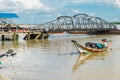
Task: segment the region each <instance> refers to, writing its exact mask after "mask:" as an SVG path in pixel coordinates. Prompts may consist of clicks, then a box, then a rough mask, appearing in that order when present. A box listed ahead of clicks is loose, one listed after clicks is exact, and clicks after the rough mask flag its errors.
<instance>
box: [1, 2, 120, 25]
mask: <svg viewBox="0 0 120 80" xmlns="http://www.w3.org/2000/svg"><path fill="white" fill-rule="evenodd" d="M0 12H1V13H16V14H17V15H18V16H19V18H18V19H13V21H14V22H15V23H19V24H42V23H45V22H49V21H52V20H55V19H57V17H59V16H73V15H75V14H80V13H84V14H88V15H90V16H97V17H101V18H102V19H104V20H106V21H108V22H120V0H0Z"/></svg>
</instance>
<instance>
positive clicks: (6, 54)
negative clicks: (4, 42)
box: [0, 49, 16, 64]
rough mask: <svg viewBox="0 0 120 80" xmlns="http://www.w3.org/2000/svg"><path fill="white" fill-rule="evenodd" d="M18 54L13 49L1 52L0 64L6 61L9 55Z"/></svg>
mask: <svg viewBox="0 0 120 80" xmlns="http://www.w3.org/2000/svg"><path fill="white" fill-rule="evenodd" d="M14 55H16V53H13V50H11V49H10V50H8V51H7V52H5V53H0V64H2V63H4V62H5V61H6V60H7V59H8V58H9V57H11V56H14Z"/></svg>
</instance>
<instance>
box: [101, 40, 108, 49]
mask: <svg viewBox="0 0 120 80" xmlns="http://www.w3.org/2000/svg"><path fill="white" fill-rule="evenodd" d="M101 41H102V45H103V48H107V47H108V41H107V40H106V39H102V40H101Z"/></svg>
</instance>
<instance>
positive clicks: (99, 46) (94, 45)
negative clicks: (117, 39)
mask: <svg viewBox="0 0 120 80" xmlns="http://www.w3.org/2000/svg"><path fill="white" fill-rule="evenodd" d="M101 41H102V43H92V42H87V43H85V46H86V47H90V48H97V49H102V48H106V47H108V41H107V40H106V39H102V40H101Z"/></svg>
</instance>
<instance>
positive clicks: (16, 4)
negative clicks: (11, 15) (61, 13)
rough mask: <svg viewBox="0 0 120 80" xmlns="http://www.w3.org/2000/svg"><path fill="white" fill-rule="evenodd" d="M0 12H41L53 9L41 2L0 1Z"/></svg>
mask: <svg viewBox="0 0 120 80" xmlns="http://www.w3.org/2000/svg"><path fill="white" fill-rule="evenodd" d="M0 4H1V5H0V10H6V11H7V10H11V11H23V10H42V11H50V10H53V9H54V8H52V7H49V6H47V5H45V4H44V3H43V2H42V1H41V0H1V1H0Z"/></svg>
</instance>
